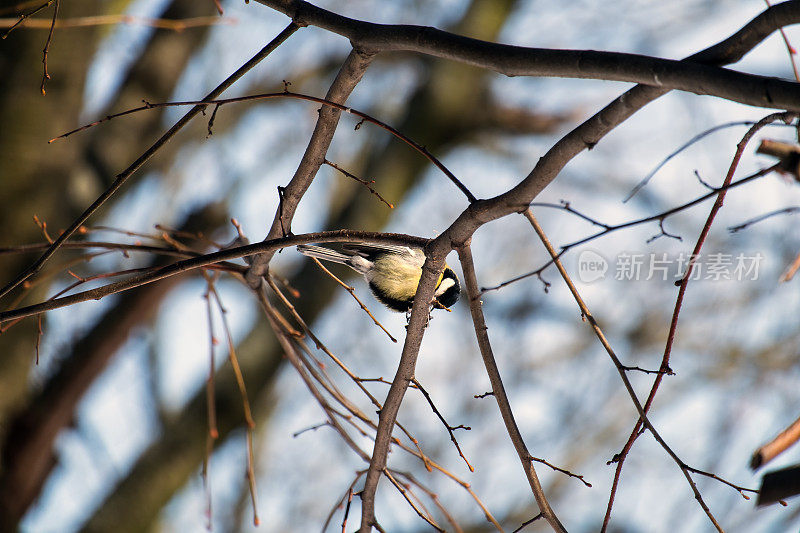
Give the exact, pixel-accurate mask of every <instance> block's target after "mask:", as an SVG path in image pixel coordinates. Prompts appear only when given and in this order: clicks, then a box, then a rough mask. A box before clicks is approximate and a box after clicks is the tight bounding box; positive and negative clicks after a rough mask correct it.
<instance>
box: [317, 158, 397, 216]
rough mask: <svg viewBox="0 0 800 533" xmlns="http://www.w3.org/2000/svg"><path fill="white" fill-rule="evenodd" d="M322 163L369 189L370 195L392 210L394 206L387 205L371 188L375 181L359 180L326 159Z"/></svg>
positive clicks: (384, 199)
mask: <svg viewBox="0 0 800 533" xmlns="http://www.w3.org/2000/svg"><path fill="white" fill-rule="evenodd" d="M323 163H325V164H326V165H328V166H329V167H332V168H335V169H336V170H338V171H339V172H341V173H342V174H344V175H345V176H347V177H348V178H350V179H353V180H355V181H357V182H359V183H360V184H362V185H363V186H364V187H366V188H367V189H369V192H371V193H372V194H374V195H375V196H377V197H378V199H379V200H380V201H381V202H383V203H384V204H386V206H387V207H388V208H389V209H394V204H391V203H389V202H388V201H387V200H386V198H384V197H383V196H381V193H379V192H378V191H376V190H375V189H374V188H373V187H372V184H373V183H375V180H370V181H367V180H364V179H361V178H359V177H358V176H356V175H355V174H353V173H351V172H348V171H346V170H345V169H343V168H342V167H340V166H339V165H337V164H336V163H332V162H331V161H328V160H327V159H326V160H325V161H323Z"/></svg>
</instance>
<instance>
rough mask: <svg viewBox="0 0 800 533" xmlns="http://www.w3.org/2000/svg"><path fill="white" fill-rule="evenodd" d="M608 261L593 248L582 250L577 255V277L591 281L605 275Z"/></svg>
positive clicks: (585, 281)
mask: <svg viewBox="0 0 800 533" xmlns="http://www.w3.org/2000/svg"><path fill="white" fill-rule="evenodd" d="M606 272H608V261H606V258H605V257H603V256H602V255H600V254H598V253H597V252H595V251H594V250H583V251H582V252H581V253H580V254H579V255H578V279H579V280H581V281H582V282H584V283H591V282H593V281H597V280H598V279H603V278H605V277H606Z"/></svg>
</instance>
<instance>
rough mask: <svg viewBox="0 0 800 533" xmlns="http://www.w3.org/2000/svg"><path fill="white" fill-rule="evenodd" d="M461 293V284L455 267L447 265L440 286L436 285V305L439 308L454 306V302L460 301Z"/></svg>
mask: <svg viewBox="0 0 800 533" xmlns="http://www.w3.org/2000/svg"><path fill="white" fill-rule="evenodd" d="M460 294H461V286H460V285H459V283H458V278H457V277H456V273H455V272H453V269H451V268H450V267H445V269H444V272H443V273H442V281H440V282H439V286H438V287H436V293H435V295H434V296H435V297H436V299H435V300H434V307H438V308H439V309H443V308H446V307H452V306H453V304H455V303H456V302H457V301H458V297H459V295H460Z"/></svg>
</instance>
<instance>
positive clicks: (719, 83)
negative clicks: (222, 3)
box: [257, 0, 800, 110]
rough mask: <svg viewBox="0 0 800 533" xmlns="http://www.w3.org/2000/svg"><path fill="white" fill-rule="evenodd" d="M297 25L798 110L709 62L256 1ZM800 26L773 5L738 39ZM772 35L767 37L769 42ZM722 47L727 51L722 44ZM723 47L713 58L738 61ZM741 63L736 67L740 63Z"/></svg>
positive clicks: (798, 104) (380, 48) (796, 13)
mask: <svg viewBox="0 0 800 533" xmlns="http://www.w3.org/2000/svg"><path fill="white" fill-rule="evenodd" d="M257 1H258V2H259V3H261V4H264V5H265V6H268V7H271V8H273V9H276V10H278V11H280V12H282V13H284V14H286V15H287V16H289V17H291V18H292V20H294V21H295V22H297V23H298V24H307V25H313V26H318V27H320V28H323V29H326V30H328V31H331V32H333V33H337V34H339V35H342V36H344V37H347V38H348V39H349V40H350V42H352V43H353V45H354V46H358V47H360V48H363V49H365V50H370V51H373V52H388V51H411V52H420V53H423V54H428V55H432V56H436V57H441V58H443V59H452V60H455V61H461V62H464V63H468V64H470V65H474V66H477V67H480V68H485V69H489V70H494V71H496V72H499V73H501V74H505V75H506V76H548V77H563V78H588V79H602V80H614V81H627V82H634V83H641V84H645V85H649V86H653V87H659V88H662V89H667V90H672V89H677V90H681V91H687V92H692V93H695V94H703V95H713V96H718V97H721V98H725V99H728V100H732V101H735V102H740V103H743V104H747V105H753V106H757V107H768V108H777V109H787V110H800V84H798V83H795V82H790V81H785V80H780V79H778V78H768V77H765V76H756V75H752V74H743V73H739V72H734V71H730V70H727V69H722V68H718V67H714V66H711V65H713V64H714V62H712V61H708V60H707V56H700V57H696V58H692V59H691V61H676V60H672V59H660V58H654V57H649V56H643V55H638V54H624V53H618V52H601V51H596V50H551V49H543V48H525V47H521V46H511V45H505V44H498V43H491V42H486V41H480V40H478V39H472V38H469V37H464V36H462V35H455V34H453V33H449V32H446V31H443V30H439V29H436V28H431V27H426V26H411V25H389V24H374V23H370V22H364V21H360V20H355V19H351V18H347V17H344V16H341V15H338V14H336V13H333V12H330V11H327V10H325V9H322V8H319V7H316V6H314V5H312V4H309V3H308V2H305V1H303V0H257ZM799 22H800V1H797V0H792V1H789V2H784V3H782V4H779V5H776V6H774V7H772V8H770V9H768V10H767V11H765V14H764V15H763V16H762V17H760V18H757V19H754V21H753V23H752V25H751V27H750V28H748V29H747V30H746V31H743V32H739V33H737V36H738V38H739V39H741V40H744V39H747V41H748V44H750V46H749V48H748V49H750V48H752V47H753V46H755V44H756V43H757V42H758V40H759V39H757V36H758V35H761V34H764V32H766V30H767V29H769V28H771V29H769V32H768V33H771V32H772V31H774V30H775V29H777V28H779V27H782V26H788V25H791V24H797V23H799ZM768 33H767V34H768ZM721 44H722V43H721ZM736 51H738V48H737V47H734V46H731V45H730V44H729V43H726V44H725V45H724V46H720V47H718V48H716V49H715V50H713V51H711V52H710V53H709V55H714V54H718V53H725V54H731V57H735V56H738V57H741V56H739V55H738V54H736V53H735V52H736ZM738 57H737V60H738Z"/></svg>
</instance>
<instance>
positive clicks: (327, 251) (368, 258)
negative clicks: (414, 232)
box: [297, 242, 461, 313]
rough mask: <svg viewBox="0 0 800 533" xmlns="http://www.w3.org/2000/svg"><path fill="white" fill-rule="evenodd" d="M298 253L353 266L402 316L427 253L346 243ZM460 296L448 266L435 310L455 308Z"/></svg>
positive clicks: (301, 249)
mask: <svg viewBox="0 0 800 533" xmlns="http://www.w3.org/2000/svg"><path fill="white" fill-rule="evenodd" d="M297 251H298V252H300V253H301V254H303V255H306V256H308V257H314V258H316V259H321V260H323V261H330V262H332V263H340V264H343V265H347V266H349V267H350V268H352V269H353V270H355V271H356V272H358V273H359V274H362V275H363V276H364V279H366V280H367V283H369V288H370V289H371V290H372V294H374V295H375V298H377V299H378V301H380V302H381V303H382V304H384V305H385V306H386V307H388V308H389V309H391V310H393V311H398V312H401V313H402V312H405V313H409V312H410V311H411V305H412V304H413V303H414V295H415V294H416V292H417V286H418V285H419V280H420V278H421V277H422V265H423V264H424V263H425V252H423V250H422V249H421V248H418V247H414V246H400V245H391V244H366V243H362V242H345V243H340V244H338V245H337V244H326V245H319V244H316V245H308V244H300V245H298V246H297ZM460 294H461V286H460V285H459V283H458V277H457V276H456V273H455V272H453V269H452V268H450V267H449V266H447V265H446V264H445V267H444V271H443V272H442V274H441V275H440V276H439V279H438V280H437V282H436V292H434V300H433V307H434V308H438V309H446V308H449V307H452V306H453V305H454V304H455V303H456V302H457V301H458V297H459V295H460Z"/></svg>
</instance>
